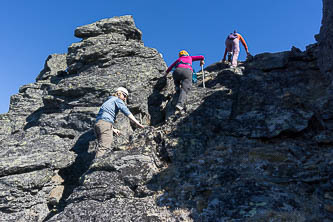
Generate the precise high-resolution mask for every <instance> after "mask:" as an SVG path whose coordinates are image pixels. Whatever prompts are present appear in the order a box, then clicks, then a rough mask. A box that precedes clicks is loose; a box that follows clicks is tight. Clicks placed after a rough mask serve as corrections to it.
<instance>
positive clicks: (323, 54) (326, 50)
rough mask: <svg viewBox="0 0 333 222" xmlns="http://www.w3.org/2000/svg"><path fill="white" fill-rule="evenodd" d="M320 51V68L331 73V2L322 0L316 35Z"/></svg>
mask: <svg viewBox="0 0 333 222" xmlns="http://www.w3.org/2000/svg"><path fill="white" fill-rule="evenodd" d="M316 39H317V41H318V43H319V47H320V52H319V54H318V57H319V59H318V64H319V66H320V70H321V71H322V72H324V73H327V74H328V75H330V76H332V75H333V2H332V1H330V0H323V19H322V26H321V29H320V33H319V35H316Z"/></svg>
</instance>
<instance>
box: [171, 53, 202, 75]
mask: <svg viewBox="0 0 333 222" xmlns="http://www.w3.org/2000/svg"><path fill="white" fill-rule="evenodd" d="M204 59H205V57H203V56H182V57H179V58H178V59H177V60H176V61H175V62H174V63H172V65H171V66H169V68H168V69H167V71H166V73H169V72H170V71H171V70H172V68H173V67H174V66H175V65H176V64H177V63H179V62H180V61H182V62H184V63H189V64H191V66H192V61H198V60H204ZM191 66H190V65H187V64H179V65H178V66H177V68H178V67H179V68H185V69H191V70H192V71H193V69H192V67H191Z"/></svg>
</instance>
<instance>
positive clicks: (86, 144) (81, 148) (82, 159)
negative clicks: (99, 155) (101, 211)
mask: <svg viewBox="0 0 333 222" xmlns="http://www.w3.org/2000/svg"><path fill="white" fill-rule="evenodd" d="M95 139H96V138H95V135H94V131H93V130H92V129H91V130H88V131H87V132H85V133H83V134H82V135H81V136H80V137H79V138H78V140H77V141H76V143H75V145H74V146H73V148H72V149H71V150H72V151H74V152H75V153H76V154H77V157H76V159H75V162H74V163H73V164H72V165H70V166H68V167H66V168H64V169H62V170H60V171H59V175H60V176H61V177H62V178H63V179H64V182H63V184H64V191H63V194H62V197H61V198H60V200H59V202H58V204H57V205H56V206H49V207H50V208H51V213H50V214H49V215H48V217H47V218H46V219H45V220H44V221H47V220H49V219H50V218H51V217H53V216H54V215H56V214H58V213H59V212H61V211H63V209H64V208H65V207H66V205H67V203H66V199H67V198H68V197H69V196H70V195H71V194H72V193H73V190H74V189H75V188H76V187H77V186H79V179H80V177H81V176H82V175H83V174H84V173H85V172H86V171H87V170H88V169H89V167H90V165H91V163H92V161H93V160H94V158H95V153H94V152H91V151H90V150H89V148H90V149H91V147H94V146H95V142H94V140H95Z"/></svg>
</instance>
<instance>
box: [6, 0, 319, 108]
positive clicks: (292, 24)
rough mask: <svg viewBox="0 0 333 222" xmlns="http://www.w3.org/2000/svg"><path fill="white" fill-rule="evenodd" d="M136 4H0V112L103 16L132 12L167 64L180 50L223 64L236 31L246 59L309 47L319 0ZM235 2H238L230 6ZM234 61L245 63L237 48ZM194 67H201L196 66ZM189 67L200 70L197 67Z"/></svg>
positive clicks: (66, 0) (42, 0) (43, 0)
mask: <svg viewBox="0 0 333 222" xmlns="http://www.w3.org/2000/svg"><path fill="white" fill-rule="evenodd" d="M233 2H234V1H230V0H214V1H211V0H206V1H197V0H194V1H179V0H178V1H177V0H168V1H156V0H155V1H153V0H147V1H144V0H142V1H136V0H121V1H120V0H117V1H116V0H94V1H87V0H80V1H78V0H57V1H47V0H30V1H28V0H12V1H2V2H1V3H0V25H1V27H0V33H1V34H0V76H1V81H0V101H1V102H0V113H5V112H7V111H8V107H9V100H10V96H11V95H13V94H16V93H18V89H19V87H21V86H22V85H25V84H29V83H33V82H35V78H36V77H37V75H38V74H39V72H40V71H41V70H42V69H43V66H44V62H45V60H46V58H47V57H48V55H50V54H55V53H56V54H61V53H66V52H67V48H68V47H69V46H70V45H71V44H72V43H74V42H78V41H80V39H78V38H76V37H74V30H75V28H76V27H78V26H81V25H85V24H90V23H93V22H95V21H98V20H100V19H104V18H111V17H114V16H121V15H133V17H134V20H135V23H136V26H137V27H138V28H139V29H140V30H141V31H142V32H143V41H144V43H145V45H146V46H148V47H152V48H156V49H157V50H158V51H159V52H161V53H162V54H163V57H164V59H165V61H166V63H167V65H170V64H171V63H172V62H173V61H174V60H175V59H177V54H178V51H179V50H182V49H186V50H187V51H188V52H189V53H190V54H191V55H204V56H205V57H206V65H209V64H212V63H214V62H217V61H219V60H221V58H222V56H223V52H224V40H225V38H226V36H227V34H228V33H230V32H232V31H233V30H234V29H237V30H238V31H239V33H241V34H242V35H243V37H244V38H245V40H246V42H247V44H248V46H249V51H250V53H251V54H253V55H255V54H259V53H263V52H279V51H285V50H290V49H291V47H292V46H296V47H298V48H300V49H301V50H305V46H306V45H308V44H312V43H315V40H314V35H315V34H317V33H319V30H320V25H321V18H322V1H320V0H280V1H277V0H251V1H249V0H238V1H237V3H233ZM235 2H236V1H235ZM240 59H241V60H243V59H245V50H244V48H241V55H240ZM198 64H199V63H198ZM194 67H197V68H199V65H195V66H194Z"/></svg>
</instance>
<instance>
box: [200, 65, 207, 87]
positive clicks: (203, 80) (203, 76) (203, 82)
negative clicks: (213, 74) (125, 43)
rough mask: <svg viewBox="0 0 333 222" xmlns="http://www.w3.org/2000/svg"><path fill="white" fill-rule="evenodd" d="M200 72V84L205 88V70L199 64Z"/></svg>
mask: <svg viewBox="0 0 333 222" xmlns="http://www.w3.org/2000/svg"><path fill="white" fill-rule="evenodd" d="M201 72H202V86H203V87H204V88H206V86H205V72H204V70H203V65H201Z"/></svg>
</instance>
